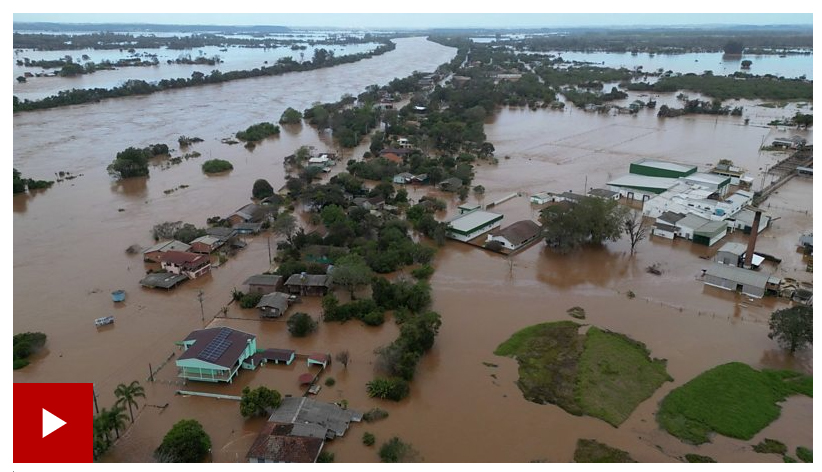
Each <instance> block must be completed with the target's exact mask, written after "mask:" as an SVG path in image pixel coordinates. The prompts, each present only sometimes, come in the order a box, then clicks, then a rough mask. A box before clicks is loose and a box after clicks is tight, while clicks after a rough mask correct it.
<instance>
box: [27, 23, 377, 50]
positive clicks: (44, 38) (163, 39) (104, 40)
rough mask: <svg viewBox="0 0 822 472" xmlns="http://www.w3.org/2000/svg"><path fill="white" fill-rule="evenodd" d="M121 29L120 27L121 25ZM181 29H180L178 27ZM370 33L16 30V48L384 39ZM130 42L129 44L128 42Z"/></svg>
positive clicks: (284, 43)
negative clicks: (288, 35)
mask: <svg viewBox="0 0 822 472" xmlns="http://www.w3.org/2000/svg"><path fill="white" fill-rule="evenodd" d="M118 29H119V27H118ZM177 31H179V30H177ZM382 40H383V39H382V38H376V37H374V36H371V35H365V36H364V37H363V38H359V37H357V36H351V35H329V36H328V37H326V38H323V39H320V40H317V39H278V38H271V37H267V36H261V37H258V38H238V37H233V36H223V35H219V34H212V33H194V34H191V35H189V36H154V35H151V34H145V35H142V34H140V35H136V34H123V33H112V32H99V33H92V34H76V35H75V34H40V33H14V35H13V40H12V41H13V47H14V48H15V49H37V50H41V51H56V50H76V49H118V50H120V51H123V50H128V51H132V50H134V49H135V48H136V49H157V48H166V49H174V50H180V49H194V48H202V47H206V46H219V47H226V46H241V47H247V48H276V47H280V46H288V45H292V44H309V45H317V44H330V45H344V44H361V43H368V42H373V41H382ZM125 45H127V46H125Z"/></svg>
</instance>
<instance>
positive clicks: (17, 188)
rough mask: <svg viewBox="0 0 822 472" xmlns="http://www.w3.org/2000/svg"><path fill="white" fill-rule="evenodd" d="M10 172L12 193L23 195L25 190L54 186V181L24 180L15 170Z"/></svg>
mask: <svg viewBox="0 0 822 472" xmlns="http://www.w3.org/2000/svg"><path fill="white" fill-rule="evenodd" d="M12 170H13V171H14V183H13V184H12V190H14V193H23V192H25V191H26V190H39V189H44V188H49V187H51V186H52V185H54V181H52V180H35V179H25V178H23V175H22V174H21V173H20V171H18V170H17V169H12Z"/></svg>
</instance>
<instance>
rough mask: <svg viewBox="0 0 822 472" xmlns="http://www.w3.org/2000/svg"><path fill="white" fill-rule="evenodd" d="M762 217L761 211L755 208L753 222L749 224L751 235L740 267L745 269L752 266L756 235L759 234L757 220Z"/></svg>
mask: <svg viewBox="0 0 822 472" xmlns="http://www.w3.org/2000/svg"><path fill="white" fill-rule="evenodd" d="M760 219H762V212H761V211H760V210H756V216H754V220H753V224H752V225H751V236H750V237H749V238H748V250H747V251H746V252H745V262H744V263H743V264H742V267H743V268H745V269H751V268H753V254H754V248H756V237H757V236H758V235H759V220H760Z"/></svg>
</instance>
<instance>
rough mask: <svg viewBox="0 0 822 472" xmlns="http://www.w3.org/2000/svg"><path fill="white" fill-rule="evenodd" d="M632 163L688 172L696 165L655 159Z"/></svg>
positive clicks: (694, 168)
mask: <svg viewBox="0 0 822 472" xmlns="http://www.w3.org/2000/svg"><path fill="white" fill-rule="evenodd" d="M633 163H634V164H636V165H640V166H645V167H655V168H657V169H664V170H672V171H674V172H690V171H691V170H696V166H692V165H687V164H677V163H676V162H666V161H657V160H655V159H640V160H638V161H635V162H633Z"/></svg>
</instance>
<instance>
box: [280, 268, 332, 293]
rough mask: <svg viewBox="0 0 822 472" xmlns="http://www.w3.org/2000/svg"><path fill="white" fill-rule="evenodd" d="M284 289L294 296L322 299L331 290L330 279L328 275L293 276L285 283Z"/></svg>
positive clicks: (304, 274)
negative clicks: (310, 296) (312, 296)
mask: <svg viewBox="0 0 822 472" xmlns="http://www.w3.org/2000/svg"><path fill="white" fill-rule="evenodd" d="M285 288H286V289H288V292H289V293H292V294H295V295H314V296H318V297H322V296H324V295H325V294H326V293H328V290H329V289H330V288H331V278H330V277H329V276H328V275H314V274H306V273H301V274H293V275H292V276H291V277H289V278H288V280H287V281H286V282H285Z"/></svg>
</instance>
